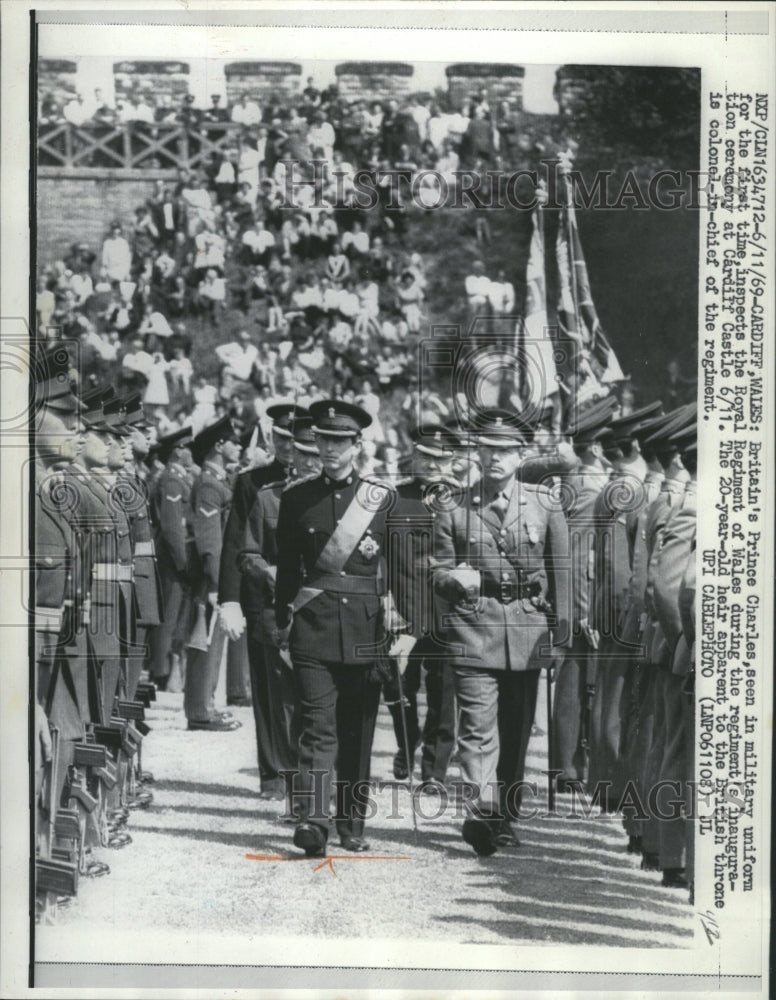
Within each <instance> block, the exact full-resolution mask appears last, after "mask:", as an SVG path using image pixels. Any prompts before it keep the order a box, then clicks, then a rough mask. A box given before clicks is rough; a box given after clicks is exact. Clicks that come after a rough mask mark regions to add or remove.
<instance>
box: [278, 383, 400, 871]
mask: <svg viewBox="0 0 776 1000" xmlns="http://www.w3.org/2000/svg"><path fill="white" fill-rule="evenodd" d="M310 416H311V417H312V418H313V430H314V433H315V437H316V443H317V445H318V449H319V452H320V456H321V461H322V463H323V472H322V473H321V474H320V475H318V476H316V477H315V478H314V479H309V480H306V481H305V482H302V483H299V484H298V485H296V486H291V487H290V488H289V489H288V490H286V491H285V492H284V493H283V496H282V499H281V502H280V512H279V515H278V528H277V546H278V557H277V558H278V568H277V579H276V583H275V622H276V626H277V632H276V635H275V641H276V644H277V645H278V647H279V648H281V649H282V648H284V647H285V646H286V645H288V646H289V649H290V653H291V659H292V661H293V664H294V673H295V676H296V681H297V690H298V693H299V700H300V710H301V736H300V740H299V775H298V779H299V780H298V784H297V785H296V787H295V789H294V791H293V801H294V804H295V807H296V811H297V813H298V816H299V822H298V824H297V826H296V830H295V832H294V844H295V845H296V846H297V847H300V848H302V849H303V850H304V851H305V853H306V854H307V855H309V856H322V855H323V854H324V853H325V850H326V842H327V839H328V835H329V800H330V793H331V789H332V778H333V772H334V768H335V766H336V769H337V776H338V779H339V782H341V785H340V789H341V791H342V797H341V801H340V803H339V804H338V809H337V817H336V825H337V832H338V834H339V837H340V843H341V845H342V847H343V848H344V849H345V850H347V851H356V852H361V851H365V850H368V847H369V845H368V844H367V842H366V841H365V840H364V837H363V831H364V820H365V816H366V812H367V809H368V801H367V798H366V791H367V789H366V783H367V782H368V779H369V765H370V758H371V752H372V739H373V736H374V726H375V720H376V717H377V709H378V704H379V699H380V683H379V679H378V678H377V677H376V676H375V670H374V667H375V661H376V659H377V656H378V651H379V649H380V648H381V647H382V646H383V645H384V642H385V639H386V635H385V628H384V621H383V611H384V606H383V596H384V594H385V591H386V573H385V566H384V544H385V530H386V526H385V517H386V511H387V509H388V507H389V506H390V504H391V503H392V502H393V493H392V490H391V489H390V487H387V486H385V485H384V484H381V483H379V482H377V481H375V480H371V479H364V478H361V477H359V475H358V473H357V472H356V468H355V466H356V460H357V457H358V453H359V449H360V439H361V432H362V431H363V429H364V428H366V427H368V426H369V425H370V423H371V417H370V416H369V414H368V413H366V411H365V410H362V409H361V408H360V407H358V406H354V405H351V404H348V403H344V402H341V401H340V400H334V399H329V400H320V401H319V402H316V403H314V404H313V405H312V406H311V407H310ZM303 573H304V576H303Z"/></svg>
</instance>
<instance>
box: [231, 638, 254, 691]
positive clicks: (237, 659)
mask: <svg viewBox="0 0 776 1000" xmlns="http://www.w3.org/2000/svg"><path fill="white" fill-rule="evenodd" d="M250 691H251V672H250V667H249V666H248V636H247V635H246V633H245V632H243V634H242V635H241V636H240V638H239V639H237V640H235V641H233V642H230V643H229V648H228V649H227V651H226V700H227V702H232V701H242V700H243V699H244V698H250Z"/></svg>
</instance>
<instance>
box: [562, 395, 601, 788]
mask: <svg viewBox="0 0 776 1000" xmlns="http://www.w3.org/2000/svg"><path fill="white" fill-rule="evenodd" d="M615 406H616V400H615V399H614V398H613V397H608V398H607V399H604V400H600V401H597V402H596V403H594V404H593V405H592V406H590V407H589V408H588V409H587V411H586V412H584V413H583V414H582V416H580V417H579V418H578V420H577V423H576V426H575V427H571V428H569V429H568V430H567V434H568V435H569V436H571V437H572V438H573V442H574V451H575V453H576V455H577V457H578V458H579V459H580V463H581V464H580V465H579V466H577V467H576V468H575V469H574V470H573V471H572V472H571V473H569V474H568V476H567V477H566V480H565V483H566V487H567V494H568V499H567V502H566V504H565V505H564V506H565V512H566V520H567V523H568V531H569V541H570V554H571V594H572V602H573V606H572V636H571V644H570V646H569V648H568V651H567V654H566V658H565V659H564V661H563V663H562V665H561V666H560V669H559V670H558V673H557V677H556V681H555V697H554V701H553V735H554V740H553V746H552V747H551V748H550V750H551V759H550V764H551V768H552V770H557V771H559V772H560V773H559V775H558V778H557V788H558V791H559V792H565V791H569V790H570V789H571V788H572V787H581V784H582V782H584V780H585V777H586V773H585V772H586V765H587V744H588V732H587V728H588V721H589V714H588V708H589V702H590V700H591V698H592V696H593V695H592V691H593V686H594V684H595V676H596V670H597V659H596V651H597V650H598V646H599V638H600V637H599V634H598V633H597V632H596V630H595V628H594V625H593V617H592V616H593V610H594V594H595V519H594V510H595V504H596V500H597V499H598V496H599V494H600V493H601V490H603V489H604V487H605V486H606V484H607V483H608V482H609V472H608V471H607V469H606V468H605V466H604V463H603V448H602V446H601V438H603V437H604V436H605V435H606V433H607V431H608V429H609V428H608V425H609V422H610V420H611V418H612V413H613V410H614V407H615Z"/></svg>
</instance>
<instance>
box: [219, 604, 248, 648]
mask: <svg viewBox="0 0 776 1000" xmlns="http://www.w3.org/2000/svg"><path fill="white" fill-rule="evenodd" d="M219 616H220V618H221V625H222V627H223V630H224V632H226V635H227V638H229V639H231V641H232V642H234V641H235V640H236V639H239V638H240V636H241V635H242V634H243V632H244V631H245V617H244V615H243V613H242V608H241V607H240V605H239V604H238V603H237V601H227V602H226V603H225V604H222V605H221V607H220V609H219Z"/></svg>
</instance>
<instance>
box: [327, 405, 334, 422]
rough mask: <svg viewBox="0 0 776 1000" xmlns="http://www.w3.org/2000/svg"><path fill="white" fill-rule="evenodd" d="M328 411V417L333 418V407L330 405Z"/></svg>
mask: <svg viewBox="0 0 776 1000" xmlns="http://www.w3.org/2000/svg"><path fill="white" fill-rule="evenodd" d="M328 412H329V418H330V419H332V420H333V419H334V407H333V406H330V407H329V411H328Z"/></svg>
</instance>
